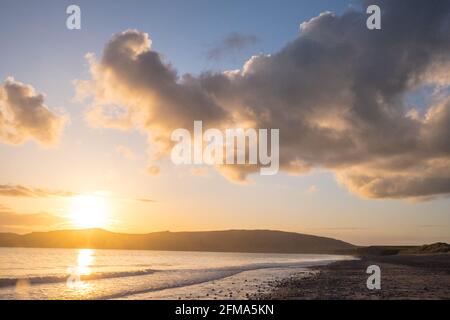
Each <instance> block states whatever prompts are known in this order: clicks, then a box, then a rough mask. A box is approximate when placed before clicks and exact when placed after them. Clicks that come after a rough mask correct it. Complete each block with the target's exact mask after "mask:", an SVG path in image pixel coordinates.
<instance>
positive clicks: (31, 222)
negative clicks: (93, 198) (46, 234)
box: [0, 210, 70, 233]
mask: <svg viewBox="0 0 450 320" xmlns="http://www.w3.org/2000/svg"><path fill="white" fill-rule="evenodd" d="M68 225H70V220H69V219H67V218H64V217H59V216H56V215H53V214H50V213H46V212H39V213H31V214H22V213H15V212H11V211H9V210H8V211H2V210H0V232H15V233H25V232H31V231H36V230H49V229H55V228H59V227H61V226H68Z"/></svg>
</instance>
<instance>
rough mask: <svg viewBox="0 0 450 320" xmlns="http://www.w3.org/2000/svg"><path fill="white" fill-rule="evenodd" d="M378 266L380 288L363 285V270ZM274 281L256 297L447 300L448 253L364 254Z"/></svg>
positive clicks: (449, 292) (449, 293)
mask: <svg viewBox="0 0 450 320" xmlns="http://www.w3.org/2000/svg"><path fill="white" fill-rule="evenodd" d="M370 265H378V266H379V267H380V269H381V289H380V290H369V289H367V287H366V281H367V278H368V277H369V276H370V274H367V273H366V269H367V267H368V266H370ZM309 270H310V271H311V272H310V273H309V275H308V276H307V277H305V274H304V273H301V274H300V273H299V274H295V275H293V276H291V277H290V278H285V279H282V280H280V281H276V282H275V283H274V285H273V287H272V290H270V292H267V293H262V294H258V295H254V296H252V297H251V299H256V300H325V299H326V300H392V299H405V300H409V299H433V300H440V299H444V300H448V299H450V254H448V253H447V254H445V253H444V254H422V255H394V256H363V257H360V260H345V261H336V262H333V263H331V264H328V265H325V266H319V267H312V268H309Z"/></svg>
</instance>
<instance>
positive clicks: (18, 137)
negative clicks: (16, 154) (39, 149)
mask: <svg viewBox="0 0 450 320" xmlns="http://www.w3.org/2000/svg"><path fill="white" fill-rule="evenodd" d="M66 120H67V117H66V116H63V115H57V114H55V113H54V112H52V111H50V110H49V109H48V107H47V106H46V105H45V104H44V95H43V94H41V93H37V92H36V91H35V89H34V88H33V87H32V86H30V85H26V84H24V83H21V82H18V81H16V80H14V79H13V78H7V79H6V80H5V81H4V82H3V83H2V84H0V142H3V143H7V144H13V145H18V144H21V143H24V142H25V141H27V140H29V139H34V140H36V141H37V142H39V143H40V144H41V145H44V146H52V145H55V144H56V143H57V142H58V140H59V136H60V134H61V131H62V129H63V127H64V124H65V123H66Z"/></svg>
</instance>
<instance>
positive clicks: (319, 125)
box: [0, 0, 450, 245]
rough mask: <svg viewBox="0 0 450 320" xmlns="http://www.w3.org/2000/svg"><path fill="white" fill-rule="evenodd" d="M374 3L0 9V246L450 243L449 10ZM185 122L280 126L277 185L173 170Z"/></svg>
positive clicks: (246, 173) (253, 173) (215, 171)
mask: <svg viewBox="0 0 450 320" xmlns="http://www.w3.org/2000/svg"><path fill="white" fill-rule="evenodd" d="M374 2H376V3H379V4H380V7H381V8H382V22H383V25H382V26H383V27H382V30H377V31H374V32H375V33H371V32H372V31H368V30H367V29H366V27H365V19H366V17H367V15H366V14H365V12H364V11H365V10H364V8H365V4H363V3H360V2H359V1H336V0H333V1H298V0H297V1H245V2H243V1H221V2H219V1H200V0H195V1H76V2H73V1H49V0H43V1H39V2H37V1H23V0H19V1H8V0H0V43H1V44H2V45H1V54H0V111H1V112H0V159H1V162H0V232H16V233H25V232H31V231H45V230H53V229H67V228H81V227H102V228H106V229H108V230H111V231H117V232H133V233H146V232H153V231H165V230H170V231H197V230H224V229H272V230H274V229H276V230H284V231H292V232H300V233H308V234H315V235H322V236H329V237H333V238H338V239H341V240H344V241H349V242H351V243H354V244H360V245H367V244H422V243H431V242H437V241H446V242H450V214H449V205H450V200H449V198H448V195H449V194H450V182H449V181H450V170H449V169H450V165H449V163H450V156H449V154H450V150H449V149H448V148H449V147H448V145H449V144H448V142H449V140H448V139H449V137H450V132H449V131H448V129H446V128H449V127H450V126H449V125H450V122H449V120H448V119H450V116H449V115H450V111H449V110H450V107H448V106H449V105H450V104H448V103H447V100H446V99H447V96H448V87H449V85H450V81H449V77H448V74H450V68H449V66H450V64H448V61H446V60H445V58H443V57H445V56H446V54H447V56H448V53H449V51H450V48H449V41H447V40H449V38H448V36H445V35H440V33H439V34H438V33H437V32H436V30H441V29H442V30H444V29H443V28H447V29H445V30H448V28H450V26H449V25H448V23H447V24H445V21H448V19H446V18H448V15H447V16H443V15H444V13H445V14H448V13H449V12H450V9H449V8H448V6H446V5H445V4H444V3H440V2H439V5H437V6H436V9H432V8H431V7H430V6H425V8H424V7H421V6H423V2H422V4H419V2H417V1H412V2H411V5H410V6H404V7H402V2H401V1H400V2H399V4H398V5H391V4H389V3H388V2H385V1H374ZM70 4H77V5H78V6H79V7H80V8H81V30H69V29H67V28H66V19H67V17H68V15H67V14H66V12H65V11H66V8H67V6H68V5H70ZM419 11H420V12H422V13H423V14H422V15H420V17H416V16H415V15H416V14H417V12H419ZM384 13H386V20H384V18H385V16H384V15H383V14H384ZM402 19H404V21H403V20H402ZM413 19H415V20H414V21H419V22H420V21H422V22H424V23H426V26H427V27H426V28H421V27H420V24H419V22H417V24H419V25H418V26H416V27H414V26H409V25H408V23H411V21H413ZM417 19H419V20H417ZM420 19H422V20H420ZM433 21H437V23H430V22H433ZM302 23H303V24H302ZM402 25H403V26H404V25H408V27H409V30H407V28H403V27H399V26H402ZM433 28H436V29H433ZM428 29H429V30H428ZM377 32H378V33H377ZM424 48H425V49H426V50H425V49H424ZM232 70H234V71H233V72H234V73H233V72H231V73H227V72H226V71H228V72H230V71H232ZM186 74H188V76H185V77H182V76H183V75H186ZM30 97H31V98H30ZM111 108H112V109H113V111H111ZM7 112H10V114H13V119H12V120H11V119H9V120H4V119H3V116H4V115H7ZM102 112H105V114H106V113H111V114H113V115H112V116H111V114H108V116H105V114H103V113H102ZM121 112H125V114H126V115H129V118H127V119H125V118H120V115H121ZM117 114H119V115H117ZM5 119H6V117H5ZM305 119H306V120H305ZM193 120H204V122H205V124H206V125H208V126H212V127H214V126H216V127H220V128H225V127H227V125H229V124H230V123H232V126H235V125H237V124H239V123H249V122H250V123H252V124H254V125H256V127H259V128H279V129H280V172H279V173H278V174H276V175H273V176H261V175H259V174H258V170H254V168H253V169H252V168H250V169H249V168H242V167H239V166H233V167H232V168H230V170H225V169H224V168H220V167H215V166H193V165H185V166H175V165H174V164H173V163H172V162H171V160H170V156H169V155H168V152H167V147H168V146H170V142H169V141H168V140H169V137H170V132H171V131H172V130H173V129H176V128H178V127H186V126H187V125H189V124H192V122H193ZM156 155H160V157H158V158H156Z"/></svg>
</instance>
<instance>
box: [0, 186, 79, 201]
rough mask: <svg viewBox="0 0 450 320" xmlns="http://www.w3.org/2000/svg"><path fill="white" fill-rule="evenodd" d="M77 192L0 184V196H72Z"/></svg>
mask: <svg viewBox="0 0 450 320" xmlns="http://www.w3.org/2000/svg"><path fill="white" fill-rule="evenodd" d="M76 195H78V194H77V193H74V192H70V191H61V190H57V191H54V190H47V189H41V188H31V187H25V186H22V185H9V184H6V185H5V184H4V185H0V196H5V197H31V198H46V197H73V196H76Z"/></svg>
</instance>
